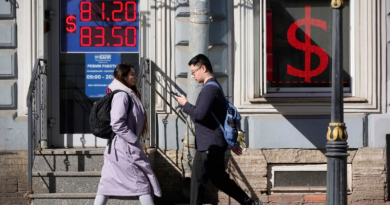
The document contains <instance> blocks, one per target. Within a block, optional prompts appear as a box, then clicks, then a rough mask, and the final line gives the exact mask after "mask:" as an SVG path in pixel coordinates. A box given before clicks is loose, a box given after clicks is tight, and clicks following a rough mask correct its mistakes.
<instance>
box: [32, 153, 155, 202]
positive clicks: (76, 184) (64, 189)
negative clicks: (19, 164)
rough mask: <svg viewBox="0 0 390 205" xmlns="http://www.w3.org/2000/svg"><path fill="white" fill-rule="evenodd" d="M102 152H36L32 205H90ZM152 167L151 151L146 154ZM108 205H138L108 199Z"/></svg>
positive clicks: (127, 200)
mask: <svg viewBox="0 0 390 205" xmlns="http://www.w3.org/2000/svg"><path fill="white" fill-rule="evenodd" d="M103 153H104V149H103V148H91V149H45V150H42V151H40V152H37V154H36V156H35V160H34V166H33V172H32V176H33V180H32V190H33V194H30V198H31V201H32V204H33V205H93V204H94V199H95V196H96V192H97V187H98V184H99V180H100V175H101V168H102V166H103V162H104V159H103ZM148 153H150V154H149V158H150V161H151V162H152V167H153V161H154V160H153V157H154V150H152V149H151V150H148ZM107 204H109V205H139V204H140V203H139V201H138V197H133V198H128V199H124V200H119V199H109V200H108V203H107Z"/></svg>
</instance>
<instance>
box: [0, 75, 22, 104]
mask: <svg viewBox="0 0 390 205" xmlns="http://www.w3.org/2000/svg"><path fill="white" fill-rule="evenodd" d="M1 84H2V85H8V86H10V87H11V96H10V97H11V101H12V103H11V104H9V105H0V110H15V109H17V95H18V88H17V83H16V82H15V81H3V82H2V83H1ZM2 97H6V96H2Z"/></svg>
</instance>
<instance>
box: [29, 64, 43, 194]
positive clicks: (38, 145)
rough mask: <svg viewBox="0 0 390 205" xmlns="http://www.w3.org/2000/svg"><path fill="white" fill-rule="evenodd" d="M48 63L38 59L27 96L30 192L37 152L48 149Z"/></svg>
mask: <svg viewBox="0 0 390 205" xmlns="http://www.w3.org/2000/svg"><path fill="white" fill-rule="evenodd" d="M46 66H47V61H46V60H44V59H37V60H36V62H35V65H34V70H33V73H32V76H31V81H30V86H29V88H28V94H27V107H28V191H29V192H30V193H33V191H32V168H33V164H34V159H35V153H36V151H40V150H42V149H45V148H47V79H46V71H47V69H46V68H47V67H46Z"/></svg>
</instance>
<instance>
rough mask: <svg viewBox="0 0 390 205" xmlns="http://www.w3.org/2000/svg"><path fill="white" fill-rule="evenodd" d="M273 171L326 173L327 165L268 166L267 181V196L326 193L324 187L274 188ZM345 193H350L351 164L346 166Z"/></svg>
mask: <svg viewBox="0 0 390 205" xmlns="http://www.w3.org/2000/svg"><path fill="white" fill-rule="evenodd" d="M275 171H327V164H269V165H268V179H267V190H268V194H280V193H326V187H308V186H305V187H301V186H289V187H274V184H275V183H274V180H275V179H274V176H275ZM347 193H348V194H351V193H352V164H347Z"/></svg>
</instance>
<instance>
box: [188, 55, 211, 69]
mask: <svg viewBox="0 0 390 205" xmlns="http://www.w3.org/2000/svg"><path fill="white" fill-rule="evenodd" d="M188 65H189V66H191V65H197V66H202V65H204V66H205V67H206V69H207V70H208V71H209V72H210V73H214V72H213V67H212V66H211V63H210V60H209V58H207V56H205V55H203V54H198V55H196V56H195V57H193V58H192V59H191V60H190V62H188Z"/></svg>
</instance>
